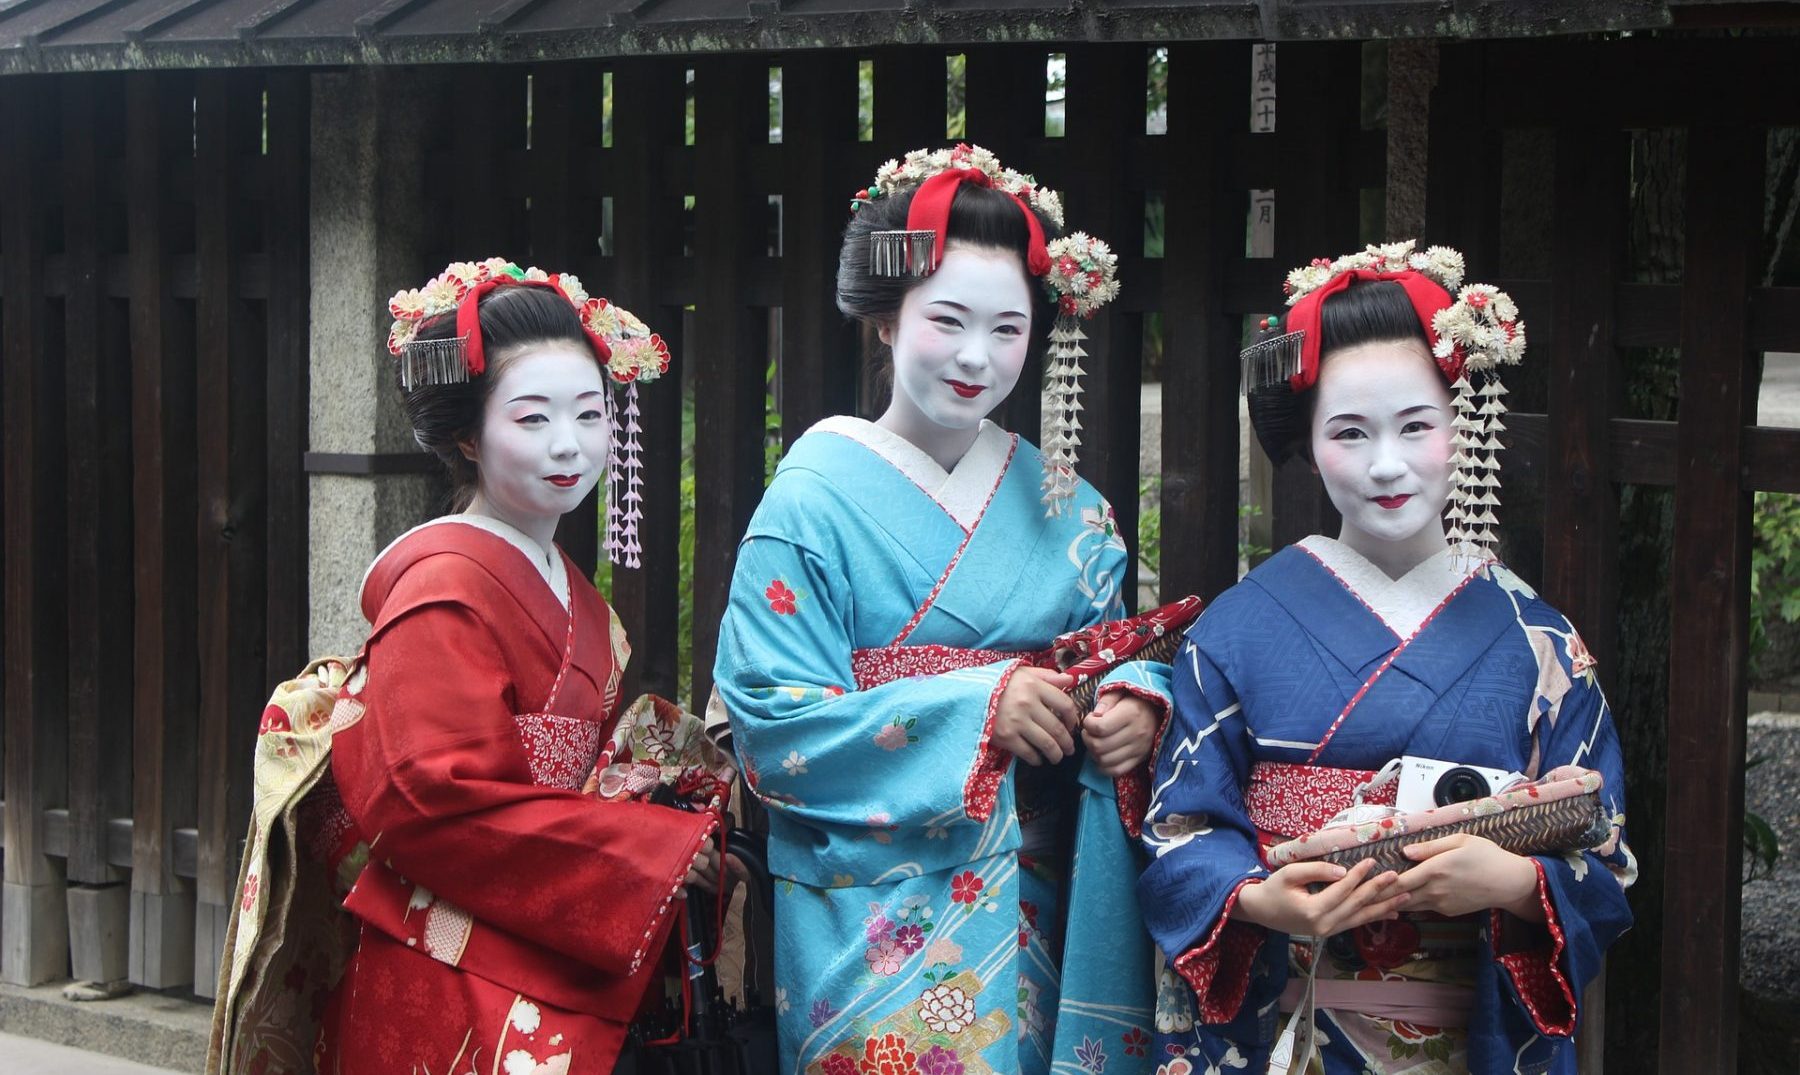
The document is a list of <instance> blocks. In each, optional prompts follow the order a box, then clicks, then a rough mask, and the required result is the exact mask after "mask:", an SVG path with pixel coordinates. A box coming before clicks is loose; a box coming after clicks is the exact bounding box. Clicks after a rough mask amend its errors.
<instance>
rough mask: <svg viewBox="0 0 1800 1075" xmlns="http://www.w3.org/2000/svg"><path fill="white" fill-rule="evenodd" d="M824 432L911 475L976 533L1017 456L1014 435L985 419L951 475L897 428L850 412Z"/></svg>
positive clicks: (828, 424) (826, 422) (827, 422)
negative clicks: (1010, 460) (1003, 474)
mask: <svg viewBox="0 0 1800 1075" xmlns="http://www.w3.org/2000/svg"><path fill="white" fill-rule="evenodd" d="M813 429H814V430H817V431H819V432H822V433H836V434H838V435H839V436H842V437H849V438H850V439H851V440H853V441H855V442H856V443H858V444H860V445H862V446H863V447H865V448H867V449H869V450H870V451H871V452H874V453H875V454H876V455H879V456H880V457H881V458H883V459H885V460H887V462H888V463H889V464H890V465H892V466H893V467H894V469H895V470H898V471H899V472H900V473H902V474H904V475H906V476H907V478H908V479H910V480H911V481H912V483H913V484H914V485H916V486H918V487H919V488H920V489H921V490H923V491H924V493H925V495H926V496H928V497H930V498H931V499H933V500H935V501H937V503H938V506H939V507H941V508H943V509H944V510H945V511H946V512H948V513H949V515H950V517H951V518H952V519H955V520H956V525H958V526H960V527H962V528H963V529H964V530H973V529H975V524H976V523H978V522H980V521H981V513H982V512H983V511H984V510H986V508H987V504H988V499H989V497H991V496H992V495H993V492H994V486H995V485H996V484H998V482H999V480H1000V473H1001V471H1002V470H1004V469H1005V467H1006V460H1007V458H1008V456H1010V455H1011V454H1012V447H1013V438H1012V434H1011V433H1008V432H1006V431H1005V430H1004V429H1001V428H1000V427H999V426H997V425H995V424H994V423H992V422H990V421H988V420H986V419H982V422H981V429H980V431H979V432H977V433H976V434H975V443H974V444H973V445H972V446H970V448H969V450H968V451H967V452H965V453H964V454H963V457H962V458H961V459H959V460H957V463H956V469H954V470H951V471H949V472H948V473H946V472H945V471H944V468H943V467H941V466H938V464H937V460H935V459H933V458H931V456H929V455H926V454H925V452H924V450H923V449H921V448H920V447H918V446H917V445H915V444H914V443H913V442H912V441H909V440H907V439H906V438H905V437H902V436H901V435H900V434H898V433H895V432H893V431H892V430H888V429H884V428H882V427H881V426H878V425H876V424H875V423H874V422H870V421H866V420H864V419H861V418H857V417H854V416H852V415H848V414H840V415H835V416H833V417H830V418H827V419H825V420H824V421H822V422H820V423H818V424H817V425H815V426H813Z"/></svg>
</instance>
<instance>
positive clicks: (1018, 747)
mask: <svg viewBox="0 0 1800 1075" xmlns="http://www.w3.org/2000/svg"><path fill="white" fill-rule="evenodd" d="M1074 686H1075V677H1074V676H1070V675H1066V674H1064V673H1061V672H1051V671H1049V670H1047V669H1043V668H1033V667H1031V666H1030V665H1021V666H1019V667H1018V668H1017V669H1016V670H1015V671H1014V672H1013V674H1012V678H1011V679H1009V680H1007V683H1006V687H1005V689H1004V690H1002V691H1001V692H1000V704H999V706H998V707H997V709H996V711H995V713H994V728H993V733H992V734H993V742H994V743H996V744H997V745H999V746H1000V747H1001V748H1002V749H1004V750H1006V751H1007V752H1008V753H1010V754H1012V756H1013V757H1015V758H1018V759H1019V760H1020V761H1022V762H1024V763H1025V764H1027V765H1054V764H1056V763H1057V762H1059V761H1061V760H1063V759H1064V758H1066V757H1068V756H1069V755H1070V754H1073V753H1075V732H1076V731H1078V730H1079V731H1080V733H1081V741H1082V742H1083V743H1084V744H1086V746H1087V749H1088V753H1089V754H1092V755H1093V757H1094V762H1095V764H1096V765H1098V766H1099V767H1100V771H1101V772H1103V773H1105V774H1106V775H1107V776H1124V775H1125V774H1127V773H1129V772H1131V771H1133V770H1134V769H1136V768H1137V767H1138V766H1140V765H1143V764H1144V762H1145V761H1146V760H1147V759H1148V758H1149V757H1150V748H1151V746H1152V745H1153V744H1154V743H1155V741H1156V729H1157V726H1158V724H1159V723H1160V720H1161V718H1160V714H1158V713H1157V711H1156V709H1155V707H1153V706H1151V705H1150V703H1148V702H1146V701H1144V700H1143V699H1142V698H1137V697H1134V696H1132V695H1130V694H1126V693H1123V692H1118V693H1113V694H1107V695H1103V696H1102V697H1101V698H1100V699H1099V700H1098V701H1097V702H1096V703H1095V704H1094V710H1093V712H1091V713H1087V714H1083V713H1081V712H1080V710H1079V709H1078V708H1077V707H1076V705H1075V700H1074V699H1073V698H1070V697H1069V695H1068V693H1067V692H1068V691H1069V689H1070V688H1072V687H1074Z"/></svg>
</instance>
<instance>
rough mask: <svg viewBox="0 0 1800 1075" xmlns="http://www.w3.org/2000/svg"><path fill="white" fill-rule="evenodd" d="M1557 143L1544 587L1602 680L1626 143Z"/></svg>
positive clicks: (1596, 1009)
mask: <svg viewBox="0 0 1800 1075" xmlns="http://www.w3.org/2000/svg"><path fill="white" fill-rule="evenodd" d="M1556 139H1557V141H1556V207H1555V209H1554V213H1555V225H1554V228H1553V232H1554V234H1555V236H1556V249H1555V251H1554V254H1553V257H1554V259H1555V262H1554V269H1553V273H1554V285H1555V302H1554V306H1553V307H1552V309H1551V321H1552V331H1551V349H1550V356H1549V357H1550V377H1549V397H1548V400H1549V402H1548V409H1549V413H1550V421H1549V423H1548V425H1549V444H1548V449H1547V452H1546V456H1547V459H1548V465H1546V466H1545V467H1544V593H1545V597H1546V598H1547V599H1548V600H1549V601H1550V603H1551V604H1553V605H1555V606H1556V607H1557V608H1559V609H1561V610H1562V611H1563V614H1564V615H1566V616H1568V617H1569V619H1570V621H1571V622H1572V623H1574V624H1575V626H1576V628H1577V629H1578V630H1579V631H1581V634H1582V638H1583V640H1584V641H1585V642H1586V643H1587V647H1588V650H1589V652H1591V653H1592V654H1593V655H1594V657H1595V659H1596V660H1597V661H1598V662H1599V668H1598V674H1599V675H1600V678H1601V681H1602V683H1603V684H1605V683H1608V682H1610V681H1611V677H1612V676H1613V675H1614V674H1615V673H1614V670H1613V666H1612V660H1613V656H1614V654H1616V653H1617V652H1618V646H1617V639H1618V596H1619V580H1618V543H1619V534H1618V526H1619V491H1618V488H1617V487H1616V486H1615V485H1614V483H1613V478H1612V459H1611V454H1612V453H1611V450H1610V440H1609V434H1610V428H1609V425H1608V423H1610V422H1611V420H1612V416H1613V414H1614V413H1616V411H1617V410H1618V404H1619V402H1620V398H1621V396H1622V393H1621V391H1620V387H1621V382H1622V377H1621V375H1620V371H1619V354H1618V348H1617V342H1616V337H1615V333H1616V328H1617V312H1616V310H1615V309H1614V303H1613V295H1614V293H1615V291H1616V288H1615V286H1614V281H1616V280H1618V279H1620V278H1621V276H1622V275H1623V274H1624V258H1625V224H1626V220H1625V215H1626V206H1627V203H1628V191H1627V190H1626V183H1627V179H1628V175H1627V172H1628V169H1629V167H1630V149H1629V145H1628V143H1627V142H1626V139H1625V136H1624V134H1623V133H1622V132H1620V131H1618V130H1614V129H1609V128H1589V127H1562V128H1559V129H1558V130H1557V132H1556ZM1605 1043H1606V973H1605V970H1604V968H1602V970H1601V972H1600V975H1599V977H1597V978H1596V979H1595V980H1594V981H1593V982H1592V983H1590V984H1589V985H1588V989H1587V993H1586V995H1585V997H1584V998H1583V1004H1582V1010H1581V1030H1580V1033H1579V1035H1578V1037H1577V1040H1576V1049H1577V1053H1578V1066H1579V1068H1580V1069H1581V1070H1582V1071H1583V1072H1588V1073H1592V1075H1599V1073H1600V1071H1601V1068H1602V1065H1603V1063H1604V1057H1603V1053H1604V1051H1605V1049H1604V1047H1605Z"/></svg>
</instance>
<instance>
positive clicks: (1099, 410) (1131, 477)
mask: <svg viewBox="0 0 1800 1075" xmlns="http://www.w3.org/2000/svg"><path fill="white" fill-rule="evenodd" d="M1145 58H1146V52H1145V49H1144V47H1143V46H1142V45H1137V44H1127V45H1082V46H1075V47H1071V48H1070V49H1069V53H1068V83H1067V85H1068V95H1067V100H1068V105H1067V110H1066V112H1065V116H1066V120H1067V132H1068V133H1067V142H1068V145H1069V146H1070V147H1074V146H1080V147H1081V152H1080V153H1079V154H1070V155H1068V157H1066V158H1064V159H1066V160H1067V162H1068V164H1067V167H1068V175H1067V176H1066V178H1065V177H1060V176H1059V177H1057V179H1055V180H1052V182H1063V183H1065V184H1066V185H1067V191H1066V195H1067V196H1066V198H1065V199H1064V202H1065V204H1064V211H1065V212H1066V213H1067V214H1068V223H1069V227H1070V229H1071V230H1085V231H1087V232H1089V233H1091V234H1093V235H1096V236H1098V237H1100V238H1101V239H1104V240H1106V242H1107V243H1108V244H1110V245H1112V246H1114V248H1115V250H1117V249H1119V248H1123V249H1125V250H1129V251H1137V250H1139V249H1140V247H1141V244H1142V236H1143V231H1144V210H1143V204H1144V203H1143V192H1142V191H1140V190H1137V189H1134V187H1133V184H1132V183H1131V182H1130V177H1128V176H1126V175H1125V174H1122V172H1121V170H1120V165H1119V162H1120V161H1121V160H1123V158H1124V151H1125V147H1126V146H1127V145H1128V144H1130V143H1131V142H1132V141H1133V140H1134V139H1141V137H1142V135H1141V132H1142V131H1143V129H1144V88H1143V87H1144V75H1145ZM1120 280H1121V281H1122V284H1123V286H1124V287H1126V288H1133V289H1135V288H1139V287H1142V286H1143V285H1142V284H1141V283H1140V282H1138V281H1136V280H1132V279H1129V278H1127V277H1124V276H1121V277H1120ZM1083 330H1084V331H1086V332H1087V334H1088V341H1087V343H1086V344H1085V345H1084V346H1085V347H1086V349H1087V352H1088V357H1087V358H1086V359H1085V360H1083V365H1084V366H1085V367H1086V369H1087V376H1086V377H1084V378H1083V392H1082V406H1083V408H1084V409H1083V410H1082V412H1081V415H1080V418H1081V423H1082V426H1083V427H1084V428H1083V429H1082V431H1081V434H1080V436H1081V442H1082V443H1081V457H1080V468H1079V469H1080V471H1081V473H1082V476H1083V477H1085V478H1087V479H1088V481H1090V482H1092V483H1093V484H1094V485H1095V487H1096V488H1098V489H1099V490H1100V493H1101V495H1102V496H1104V497H1106V499H1107V501H1108V502H1109V503H1110V504H1112V507H1113V513H1114V514H1115V515H1116V516H1117V517H1118V520H1119V532H1120V533H1122V534H1124V535H1127V543H1128V544H1129V545H1130V546H1131V551H1132V554H1133V555H1132V559H1131V562H1130V563H1129V564H1127V565H1126V576H1125V578H1123V579H1121V580H1120V582H1119V584H1120V587H1121V588H1122V590H1123V592H1124V595H1125V601H1126V604H1127V605H1128V606H1131V607H1133V608H1134V609H1135V606H1136V603H1137V574H1138V572H1137V567H1138V564H1137V554H1138V553H1139V551H1140V549H1139V544H1138V540H1137V530H1138V435H1139V432H1140V429H1141V424H1142V419H1141V411H1142V388H1143V384H1142V382H1143V352H1144V319H1143V318H1142V317H1141V316H1138V315H1135V314H1129V313H1125V312H1123V311H1122V310H1120V309H1118V307H1117V305H1116V304H1115V305H1114V306H1113V307H1111V308H1108V309H1106V310H1103V311H1101V313H1100V314H1099V315H1098V318H1097V319H1096V320H1094V321H1090V322H1087V323H1085V324H1084V325H1083ZM1038 331H1042V329H1041V328H1040V329H1038Z"/></svg>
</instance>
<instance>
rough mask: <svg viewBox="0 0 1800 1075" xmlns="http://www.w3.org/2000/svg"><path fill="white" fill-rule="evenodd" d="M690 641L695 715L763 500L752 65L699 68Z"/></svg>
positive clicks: (747, 60) (761, 105) (726, 61)
mask: <svg viewBox="0 0 1800 1075" xmlns="http://www.w3.org/2000/svg"><path fill="white" fill-rule="evenodd" d="M695 68H696V70H695V85H694V91H695V106H694V108H695V113H694V114H695V128H696V133H695V139H694V149H695V159H696V164H697V166H698V167H697V174H698V176H699V179H698V182H697V188H698V189H697V190H696V191H695V194H694V202H695V238H694V262H695V265H696V267H697V269H698V271H699V274H700V276H699V300H700V301H699V302H698V303H697V304H696V305H697V310H696V316H695V331H694V341H693V344H692V354H691V356H690V358H691V360H692V361H693V362H694V442H695V445H696V452H695V460H694V486H695V505H694V532H695V537H694V548H695V553H696V554H695V556H694V621H693V622H694V641H693V659H694V676H693V690H694V693H693V697H692V701H693V704H694V706H695V707H696V708H698V707H699V706H702V705H704V704H705V702H706V698H707V696H708V694H709V693H710V692H711V690H712V663H713V655H714V653H715V652H716V650H717V647H718V635H719V620H720V618H721V617H722V616H723V615H724V613H725V605H726V602H727V600H728V598H729V595H730V589H731V571H732V567H733V565H735V564H736V562H737V544H738V541H739V539H740V538H742V537H743V534H744V528H745V527H746V526H747V525H748V524H749V522H750V513H751V512H752V511H754V510H755V509H756V502H757V501H758V499H760V498H761V496H762V487H763V484H762V483H763V420H764V414H765V407H764V400H763V396H764V383H765V381H764V376H763V374H764V368H765V363H766V361H767V353H768V320H767V314H768V312H767V311H766V310H761V309H756V308H754V307H752V306H751V305H749V303H748V302H747V301H746V299H745V294H744V292H745V288H744V284H745V282H746V280H747V273H748V268H747V265H746V259H747V258H748V256H749V255H750V254H751V253H753V252H760V251H761V250H762V249H763V248H764V242H765V240H764V234H765V233H764V228H763V222H764V220H765V219H766V218H765V214H766V212H767V200H768V193H769V192H768V190H767V189H766V188H765V186H764V184H763V181H762V180H760V179H759V178H757V177H751V176H748V175H747V174H746V173H745V171H744V168H743V162H744V158H745V157H746V155H747V152H748V149H749V147H750V144H751V141H752V139H754V138H755V137H756V135H757V133H758V132H763V131H766V124H767V115H768V113H767V99H768V72H767V68H766V65H765V64H764V62H763V61H762V60H761V59H760V58H757V57H743V56H728V57H716V58H715V57H707V58H705V59H703V60H697V61H696V62H695Z"/></svg>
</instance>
